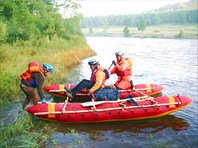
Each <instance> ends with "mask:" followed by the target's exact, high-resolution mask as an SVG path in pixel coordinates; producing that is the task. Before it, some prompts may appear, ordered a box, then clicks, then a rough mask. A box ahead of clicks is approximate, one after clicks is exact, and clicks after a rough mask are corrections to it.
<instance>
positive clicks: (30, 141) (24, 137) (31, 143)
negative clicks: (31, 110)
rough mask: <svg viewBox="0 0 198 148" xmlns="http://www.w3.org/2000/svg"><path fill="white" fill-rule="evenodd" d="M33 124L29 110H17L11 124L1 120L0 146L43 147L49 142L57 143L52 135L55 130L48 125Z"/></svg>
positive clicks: (7, 147)
mask: <svg viewBox="0 0 198 148" xmlns="http://www.w3.org/2000/svg"><path fill="white" fill-rule="evenodd" d="M37 125H39V126H37V127H35V126H34V125H33V122H32V119H31V117H30V116H29V115H28V114H27V112H22V113H19V112H18V111H17V110H16V114H15V116H14V119H13V120H12V122H11V123H9V125H4V123H2V122H1V132H0V137H1V139H0V147H4V148H10V147H43V146H46V145H47V144H48V143H49V142H50V143H53V144H56V141H55V139H54V138H52V137H51V136H50V135H51V133H52V132H53V131H52V130H50V129H49V128H48V126H47V125H45V126H44V127H43V126H41V124H38V123H37Z"/></svg>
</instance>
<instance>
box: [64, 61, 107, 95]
mask: <svg viewBox="0 0 198 148" xmlns="http://www.w3.org/2000/svg"><path fill="white" fill-rule="evenodd" d="M88 64H89V66H90V69H91V72H92V73H91V78H90V80H87V79H83V80H82V81H81V82H80V83H78V84H77V85H76V86H75V87H74V88H73V89H71V90H70V89H66V94H67V96H68V97H70V98H73V97H74V96H75V95H76V94H77V93H78V92H80V91H81V90H83V89H84V88H86V89H87V90H88V92H89V93H90V94H93V93H94V92H95V91H96V90H98V89H100V88H103V87H104V86H105V82H106V80H107V79H108V78H109V76H110V74H109V72H108V70H107V69H105V68H103V67H102V66H100V64H99V62H98V61H97V60H95V59H91V60H90V61H89V62H88Z"/></svg>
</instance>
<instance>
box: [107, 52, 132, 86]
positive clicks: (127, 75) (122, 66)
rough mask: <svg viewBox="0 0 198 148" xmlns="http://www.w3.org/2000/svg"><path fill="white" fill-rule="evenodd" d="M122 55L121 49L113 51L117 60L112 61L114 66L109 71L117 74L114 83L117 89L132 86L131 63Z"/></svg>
mask: <svg viewBox="0 0 198 148" xmlns="http://www.w3.org/2000/svg"><path fill="white" fill-rule="evenodd" d="M123 55H124V53H123V52H121V51H119V52H116V53H115V56H116V60H117V61H114V60H113V61H112V64H113V65H114V68H113V69H112V70H111V71H110V73H111V74H117V76H118V79H117V81H116V82H115V84H114V85H115V87H116V88H117V89H128V88H131V87H132V84H131V83H132V80H131V75H132V70H131V64H130V63H129V61H128V60H127V59H126V58H124V57H123ZM131 62H132V61H131Z"/></svg>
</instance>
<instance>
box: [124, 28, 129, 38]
mask: <svg viewBox="0 0 198 148" xmlns="http://www.w3.org/2000/svg"><path fill="white" fill-rule="evenodd" d="M123 32H124V36H125V37H128V36H129V35H130V34H129V32H130V30H129V29H128V27H127V26H125V27H124V29H123Z"/></svg>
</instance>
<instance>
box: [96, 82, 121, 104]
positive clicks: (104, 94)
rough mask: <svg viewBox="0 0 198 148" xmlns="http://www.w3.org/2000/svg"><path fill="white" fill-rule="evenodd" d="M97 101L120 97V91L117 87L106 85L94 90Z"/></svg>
mask: <svg viewBox="0 0 198 148" xmlns="http://www.w3.org/2000/svg"><path fill="white" fill-rule="evenodd" d="M94 95H95V97H96V101H112V100H117V99H118V98H120V93H119V92H118V90H117V89H115V88H110V87H107V86H106V87H105V88H100V89H98V90H96V91H95V92H94Z"/></svg>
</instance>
